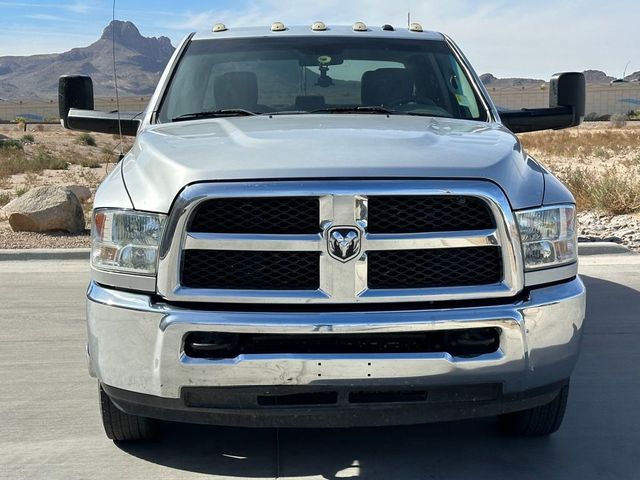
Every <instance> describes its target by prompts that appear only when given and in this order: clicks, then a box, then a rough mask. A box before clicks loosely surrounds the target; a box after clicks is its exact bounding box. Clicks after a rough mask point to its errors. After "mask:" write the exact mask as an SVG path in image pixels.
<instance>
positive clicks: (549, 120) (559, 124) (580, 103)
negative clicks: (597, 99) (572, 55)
mask: <svg viewBox="0 0 640 480" xmlns="http://www.w3.org/2000/svg"><path fill="white" fill-rule="evenodd" d="M585 103H586V99H585V79H584V74H582V73H578V72H569V73H558V74H556V75H554V76H553V78H552V79H551V82H550V85H549V108H525V109H522V110H500V111H499V113H500V118H501V120H502V123H503V125H504V126H505V127H507V128H508V129H509V130H511V131H512V132H513V133H523V132H535V131H538V130H548V129H552V130H560V129H563V128H570V127H576V126H578V125H580V124H581V123H582V121H583V120H584V113H585Z"/></svg>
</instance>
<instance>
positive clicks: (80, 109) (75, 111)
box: [58, 75, 140, 137]
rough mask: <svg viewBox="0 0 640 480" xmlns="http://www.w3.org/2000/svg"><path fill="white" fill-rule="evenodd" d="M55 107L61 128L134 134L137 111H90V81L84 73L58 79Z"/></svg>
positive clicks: (131, 135) (91, 105) (91, 88)
mask: <svg viewBox="0 0 640 480" xmlns="http://www.w3.org/2000/svg"><path fill="white" fill-rule="evenodd" d="M58 109H59V111H60V120H61V122H62V125H63V126H64V128H67V129H69V130H82V131H88V132H98V133H109V134H112V135H117V134H119V133H120V132H121V131H122V135H126V136H130V137H135V136H136V135H137V133H138V128H139V127H140V119H139V118H138V117H139V116H140V113H124V112H121V113H120V114H118V112H117V111H116V112H101V111H97V110H94V98H93V80H91V77H88V76H86V75H64V76H62V77H60V80H59V81H58Z"/></svg>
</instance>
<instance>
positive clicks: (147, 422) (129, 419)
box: [99, 387, 158, 442]
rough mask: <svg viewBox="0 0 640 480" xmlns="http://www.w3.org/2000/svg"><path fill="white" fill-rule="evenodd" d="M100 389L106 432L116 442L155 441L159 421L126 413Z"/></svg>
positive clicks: (103, 422) (101, 408)
mask: <svg viewBox="0 0 640 480" xmlns="http://www.w3.org/2000/svg"><path fill="white" fill-rule="evenodd" d="M99 389H100V410H101V412H102V424H103V425H104V431H105V433H106V434H107V437H109V438H110V439H111V440H113V441H114V442H139V441H144V440H153V439H154V438H156V436H157V433H158V424H157V421H155V420H153V419H151V418H145V417H138V416H135V415H129V414H127V413H124V412H123V411H121V410H120V409H118V407H116V406H115V405H114V404H113V402H112V401H111V399H110V398H109V396H108V395H107V394H106V393H105V392H104V390H103V389H102V387H99Z"/></svg>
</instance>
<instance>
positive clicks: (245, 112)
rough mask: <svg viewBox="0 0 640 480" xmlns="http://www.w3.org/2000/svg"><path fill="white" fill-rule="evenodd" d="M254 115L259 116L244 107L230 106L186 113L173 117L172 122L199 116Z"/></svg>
mask: <svg viewBox="0 0 640 480" xmlns="http://www.w3.org/2000/svg"><path fill="white" fill-rule="evenodd" d="M249 116H251V117H253V116H258V114H257V113H256V112H252V111H250V110H245V109H243V108H229V109H225V110H207V111H204V112H194V113H185V114H183V115H179V116H177V117H175V118H173V119H172V120H171V121H172V122H183V121H186V120H196V119H198V118H216V117H249Z"/></svg>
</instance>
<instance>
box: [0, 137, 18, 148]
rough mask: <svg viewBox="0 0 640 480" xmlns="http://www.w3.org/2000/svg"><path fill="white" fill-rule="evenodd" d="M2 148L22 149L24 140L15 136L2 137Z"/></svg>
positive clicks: (0, 141) (0, 144)
mask: <svg viewBox="0 0 640 480" xmlns="http://www.w3.org/2000/svg"><path fill="white" fill-rule="evenodd" d="M0 150H22V142H21V141H20V140H14V139H13V138H7V139H4V140H2V139H0Z"/></svg>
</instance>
